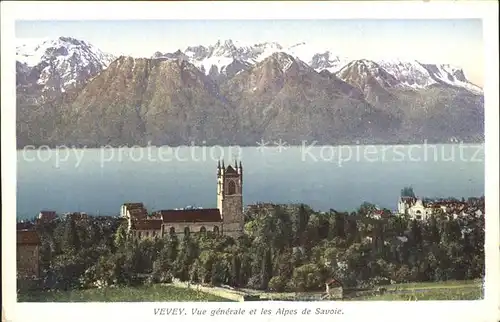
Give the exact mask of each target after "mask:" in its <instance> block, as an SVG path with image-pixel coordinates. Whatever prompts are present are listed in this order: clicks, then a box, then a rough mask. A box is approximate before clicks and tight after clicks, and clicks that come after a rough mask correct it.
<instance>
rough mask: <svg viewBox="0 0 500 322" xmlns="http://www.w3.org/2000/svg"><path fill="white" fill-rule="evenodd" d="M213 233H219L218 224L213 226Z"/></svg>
mask: <svg viewBox="0 0 500 322" xmlns="http://www.w3.org/2000/svg"><path fill="white" fill-rule="evenodd" d="M214 233H215V234H216V235H218V234H219V227H218V226H215V227H214Z"/></svg>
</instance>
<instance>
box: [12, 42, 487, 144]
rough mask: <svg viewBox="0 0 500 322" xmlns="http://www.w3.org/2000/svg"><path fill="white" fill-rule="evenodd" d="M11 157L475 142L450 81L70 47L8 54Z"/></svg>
mask: <svg viewBox="0 0 500 322" xmlns="http://www.w3.org/2000/svg"><path fill="white" fill-rule="evenodd" d="M16 92H17V109H16V110H17V146H18V148H22V147H23V146H26V145H28V144H30V145H35V146H39V145H43V144H46V145H50V146H55V145H61V144H65V145H75V146H87V147H96V146H102V145H113V146H118V145H128V146H131V145H147V144H152V145H171V146H175V145H184V144H192V143H195V144H220V145H230V144H238V145H255V144H256V142H258V141H261V140H266V141H272V140H279V139H282V140H284V141H286V142H287V143H289V144H301V142H303V141H304V140H307V141H309V142H311V141H317V142H318V144H352V143H421V142H423V141H424V140H428V141H429V142H442V143H445V142H450V141H456V140H463V141H474V142H482V141H483V140H484V95H483V92H482V89H481V88H480V87H478V86H476V85H474V84H472V83H471V82H470V81H469V80H467V78H466V77H465V75H464V72H463V70H462V69H460V68H457V67H453V66H450V65H443V64H428V63H421V62H418V61H402V60H371V59H369V58H368V57H367V58H366V59H349V58H346V57H340V56H338V55H336V54H335V53H334V50H328V49H325V50H318V49H317V48H314V47H312V46H309V45H307V44H306V43H299V44H296V45H293V46H287V47H285V46H282V45H280V44H279V43H277V42H267V43H260V44H254V45H242V44H240V43H238V42H236V41H232V40H226V41H218V42H217V43H215V44H214V45H211V46H201V45H196V46H190V47H188V48H186V49H185V50H177V51H175V52H160V51H158V52H155V53H152V54H151V56H149V57H142V58H137V57H126V56H119V57H115V56H114V55H112V54H109V53H105V52H103V51H102V50H100V49H99V48H96V47H95V46H93V45H92V44H90V43H88V42H86V41H83V40H78V39H74V38H71V37H59V38H56V39H45V40H33V41H31V40H30V41H25V40H23V42H22V43H20V44H18V45H17V47H16Z"/></svg>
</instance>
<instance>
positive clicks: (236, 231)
mask: <svg viewBox="0 0 500 322" xmlns="http://www.w3.org/2000/svg"><path fill="white" fill-rule="evenodd" d="M217 208H218V209H219V211H220V213H221V216H222V223H223V226H222V231H223V233H224V235H229V236H232V237H235V238H236V237H238V236H240V235H241V234H242V233H243V226H244V219H243V167H242V165H241V161H240V163H239V165H238V163H237V162H236V161H234V166H231V165H228V166H227V167H226V166H225V165H224V161H222V164H221V162H220V161H219V163H218V165H217Z"/></svg>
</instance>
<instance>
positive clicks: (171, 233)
mask: <svg viewBox="0 0 500 322" xmlns="http://www.w3.org/2000/svg"><path fill="white" fill-rule="evenodd" d="M173 234H175V228H174V227H170V235H173Z"/></svg>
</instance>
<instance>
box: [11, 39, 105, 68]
mask: <svg viewBox="0 0 500 322" xmlns="http://www.w3.org/2000/svg"><path fill="white" fill-rule="evenodd" d="M16 42H17V46H16V60H17V61H19V62H21V63H24V64H26V65H28V66H30V67H33V66H36V65H38V64H39V63H41V62H42V61H44V60H50V59H53V58H57V59H65V58H70V57H72V56H75V55H76V56H80V58H81V60H82V63H83V64H85V63H89V62H90V61H92V62H98V63H100V64H101V65H102V66H103V67H107V66H108V65H109V64H110V63H111V62H112V61H113V59H114V57H113V56H112V55H110V54H107V53H104V52H102V51H101V50H100V49H98V48H96V47H94V46H93V45H91V44H89V43H87V42H85V41H83V40H78V39H75V38H72V37H59V38H56V39H48V38H42V39H26V40H24V39H23V38H18V39H16Z"/></svg>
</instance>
